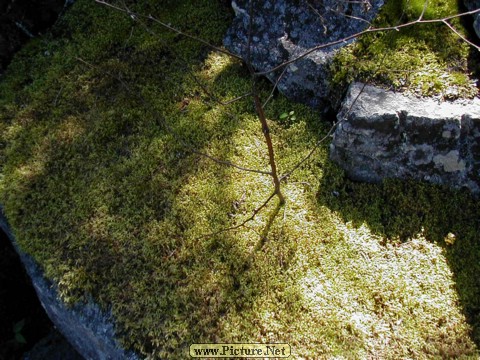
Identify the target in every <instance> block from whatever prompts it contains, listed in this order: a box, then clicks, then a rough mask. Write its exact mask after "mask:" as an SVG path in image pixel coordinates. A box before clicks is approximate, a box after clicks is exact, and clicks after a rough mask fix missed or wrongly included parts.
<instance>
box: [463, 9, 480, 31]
mask: <svg viewBox="0 0 480 360" xmlns="http://www.w3.org/2000/svg"><path fill="white" fill-rule="evenodd" d="M463 3H464V4H465V6H466V8H467V9H468V11H473V10H477V9H480V0H463ZM473 18H474V21H473V28H474V29H475V32H476V33H477V36H478V37H479V38H480V13H476V14H475V15H473Z"/></svg>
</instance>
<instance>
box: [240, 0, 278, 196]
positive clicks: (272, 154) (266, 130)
mask: <svg viewBox="0 0 480 360" xmlns="http://www.w3.org/2000/svg"><path fill="white" fill-rule="evenodd" d="M253 2H254V0H250V9H249V10H250V19H249V28H248V43H247V67H248V70H249V71H250V74H251V77H252V94H253V100H254V103H255V110H256V112H257V115H258V118H259V120H260V123H261V124H262V132H263V136H264V137H265V142H266V144H267V148H268V161H269V163H270V169H271V172H270V176H271V177H272V180H273V184H274V186H275V192H274V193H275V194H276V195H277V196H278V199H279V201H280V205H283V204H284V203H285V197H284V196H283V194H282V191H281V189H280V179H279V178H278V172H277V163H276V161H275V151H274V150H273V143H272V137H271V136H270V128H269V126H268V122H267V117H266V116H265V111H264V110H263V106H262V103H261V101H260V97H259V96H258V90H257V87H256V79H255V70H254V69H253V66H252V61H251V60H252V59H251V57H252V52H251V51H252V50H251V48H252V35H253Z"/></svg>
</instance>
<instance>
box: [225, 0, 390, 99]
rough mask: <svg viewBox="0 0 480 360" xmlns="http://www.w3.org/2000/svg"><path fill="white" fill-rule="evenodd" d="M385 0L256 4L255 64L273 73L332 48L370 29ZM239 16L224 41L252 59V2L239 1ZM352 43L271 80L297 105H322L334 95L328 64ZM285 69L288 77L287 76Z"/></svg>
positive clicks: (281, 0) (267, 0) (236, 5)
mask: <svg viewBox="0 0 480 360" xmlns="http://www.w3.org/2000/svg"><path fill="white" fill-rule="evenodd" d="M383 3H384V1H383V0H359V1H342V2H339V1H337V0H300V1H298V0H296V1H295V0H264V1H258V2H256V3H255V5H254V9H253V19H252V34H251V52H250V54H251V63H252V65H253V66H254V67H255V69H256V70H257V71H261V72H265V71H269V70H271V69H273V68H275V67H276V66H278V65H280V64H282V63H283V62H285V61H288V60H292V59H294V58H296V57H297V56H299V55H301V54H303V53H304V52H305V51H307V50H308V49H311V48H313V47H315V46H318V45H320V44H328V43H331V42H335V41H338V40H341V39H343V38H345V37H348V36H350V35H353V34H355V33H358V32H360V31H362V30H365V29H366V28H367V27H368V25H369V23H368V22H369V21H371V20H373V18H374V17H375V16H376V15H377V13H378V11H379V9H380V8H381V7H382V5H383ZM232 7H233V9H234V11H235V14H236V17H235V19H234V21H233V23H232V26H231V27H230V29H229V30H228V32H227V35H226V37H225V39H224V45H225V47H226V48H227V49H228V50H230V51H231V52H233V53H235V54H237V55H239V56H241V57H243V58H244V59H246V58H247V56H248V55H247V54H248V50H247V47H248V43H249V28H250V10H249V1H248V0H233V1H232ZM347 44H348V42H341V43H339V44H336V45H332V46H328V47H325V48H322V49H318V50H316V51H314V52H312V53H311V54H309V55H307V56H306V57H304V58H302V59H301V60H299V61H296V62H295V63H292V64H290V65H289V66H287V67H285V68H282V69H280V70H278V71H275V72H271V73H269V74H268V75H267V77H268V78H269V79H270V80H271V81H272V82H273V83H275V82H276V81H277V79H278V77H279V76H280V75H283V76H282V77H281V80H280V81H279V83H278V89H279V90H280V91H281V92H282V93H284V94H285V95H286V96H287V97H289V98H290V99H292V100H294V101H298V102H301V103H304V104H307V105H309V106H312V107H319V106H320V105H323V104H324V103H326V102H328V101H326V100H327V99H328V97H329V92H330V91H329V84H328V80H327V79H328V77H329V74H328V65H329V64H330V62H331V60H332V58H333V56H334V55H335V53H336V52H337V51H338V50H339V49H340V48H341V47H343V46H345V45H347ZM284 70H285V73H283V74H282V72H283V71H284Z"/></svg>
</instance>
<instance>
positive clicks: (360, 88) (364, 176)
mask: <svg viewBox="0 0 480 360" xmlns="http://www.w3.org/2000/svg"><path fill="white" fill-rule="evenodd" d="M367 88H368V89H371V90H373V92H374V93H376V94H375V95H376V96H375V98H376V99H379V98H381V99H382V100H380V101H385V99H387V98H396V99H397V100H399V101H400V102H401V103H403V104H402V105H404V106H405V109H403V110H401V111H399V109H398V108H391V107H390V109H389V110H390V111H391V112H392V111H393V112H394V113H396V115H400V113H402V114H403V116H407V117H411V116H413V117H422V116H426V117H429V116H431V119H430V120H434V118H435V116H437V115H439V114H438V113H437V112H436V111H433V112H429V111H428V110H427V109H421V108H420V110H418V108H417V109H416V110H417V111H419V112H417V113H415V112H411V113H408V108H410V106H411V105H412V103H418V104H420V102H423V103H424V104H425V105H429V106H426V108H428V107H430V108H431V107H432V106H434V105H435V106H436V107H438V108H442V107H443V110H447V109H448V110H453V113H449V114H448V115H450V116H452V117H458V119H457V120H458V123H459V124H458V125H459V127H460V129H459V130H460V131H459V134H458V137H459V138H460V136H462V137H463V138H462V139H461V142H460V141H459V142H458V144H457V145H459V149H456V148H452V149H447V150H450V152H449V153H446V150H443V152H444V153H446V155H440V156H438V155H437V157H442V159H443V160H448V159H447V158H448V156H449V154H452V153H454V152H455V153H457V155H458V153H459V150H460V147H462V145H463V147H465V144H463V143H464V142H466V141H468V140H469V139H467V138H470V137H471V134H465V131H472V129H470V130H468V129H469V128H471V127H472V126H473V125H472V124H473V123H472V119H471V115H472V114H467V113H466V112H460V111H458V110H459V109H458V106H460V105H467V104H468V105H470V106H473V107H471V108H474V109H475V110H476V111H474V113H475V114H473V115H477V116H478V115H479V114H480V98H479V97H475V98H474V99H470V100H465V99H461V100H456V101H453V102H449V101H441V100H440V99H435V98H425V99H419V98H416V97H414V96H412V95H409V94H405V93H401V92H400V93H398V92H394V91H391V90H385V89H383V88H380V87H377V86H374V85H371V84H364V83H360V82H353V83H352V84H350V86H349V88H348V91H347V94H346V95H345V97H344V99H343V101H342V106H341V109H340V111H339V112H338V114H337V120H338V123H337V125H338V126H337V128H336V130H335V131H334V134H333V140H332V143H331V144H330V149H329V158H330V159H331V160H332V161H334V162H335V163H336V164H338V165H339V166H340V167H341V168H343V169H344V170H345V172H346V174H347V176H348V177H349V178H351V179H352V180H354V181H359V182H367V183H379V182H381V181H382V180H384V179H388V178H397V179H401V180H407V179H414V180H419V181H427V182H430V183H433V184H441V185H446V186H448V187H450V188H453V189H461V188H467V189H468V190H470V192H471V194H472V195H473V196H475V197H478V196H479V195H480V183H479V182H478V181H475V180H474V179H473V178H471V175H472V174H473V173H479V170H478V169H479V162H478V161H474V164H470V165H469V166H468V169H464V170H466V171H467V172H468V173H465V174H463V176H461V177H458V176H457V177H452V178H450V177H449V176H448V172H449V171H448V170H447V169H444V171H443V172H441V173H440V174H434V175H432V176H430V175H428V174H425V173H424V172H422V171H420V168H418V169H417V171H415V172H412V167H411V166H410V168H407V167H405V166H403V165H402V164H401V160H402V159H401V156H394V157H392V159H391V160H393V161H392V164H394V163H395V162H397V166H398V167H399V168H400V170H402V171H400V172H399V173H398V174H396V175H394V174H392V173H391V172H390V171H388V169H387V168H388V166H387V165H388V161H387V162H385V163H382V164H381V165H380V166H379V167H375V166H372V164H371V161H370V157H369V156H368V155H365V154H363V153H362V152H361V150H360V152H359V153H357V154H356V155H353V156H347V155H346V153H350V154H352V153H353V151H352V149H353V147H352V148H351V149H348V148H344V147H341V146H338V145H339V144H337V141H336V138H337V137H340V138H341V137H342V135H341V133H342V132H343V131H344V127H345V126H348V125H349V122H350V121H351V120H352V119H351V118H352V116H353V118H357V114H356V113H357V111H359V112H362V111H364V112H365V114H366V115H365V114H364V116H360V117H359V118H360V119H363V120H364V121H366V122H367V123H370V124H372V125H373V124H375V123H378V119H379V118H381V117H382V116H385V115H388V114H386V113H385V114H384V113H381V112H380V113H379V112H376V111H371V110H372V109H371V108H369V109H367V107H370V103H365V99H363V98H362V93H363V92H364V90H366V89H367ZM367 97H368V95H367ZM370 97H372V96H370ZM367 100H368V99H367ZM373 102H374V101H373ZM418 104H417V105H418ZM387 105H390V104H387ZM452 106H453V107H457V108H456V109H452ZM475 106H476V108H475ZM372 107H373V104H372ZM385 108H389V106H386V107H385ZM385 108H384V109H385ZM449 108H450V109H449ZM440 113H441V114H442V115H445V113H443V111H440ZM368 117H370V120H368ZM447 117H448V116H447ZM449 120H451V119H449ZM410 121H411V120H410ZM477 122H478V121H477ZM444 123H445V125H448V124H447V121H445V122H444ZM464 127H465V128H467V130H464V129H463V128H464ZM357 130H358V129H357ZM363 130H367V131H370V130H372V131H373V127H372V129H368V128H365V129H363ZM352 133H353V134H354V137H362V134H360V133H357V132H352ZM363 135H365V134H363ZM372 135H373V133H372ZM477 135H478V131H477ZM374 146H376V145H374ZM468 147H469V148H470V147H472V146H468ZM379 149H380V148H379ZM342 152H343V154H342ZM470 155H473V154H470ZM457 157H458V156H457ZM359 159H360V160H359ZM442 159H438V160H442ZM455 160H460V161H462V162H464V159H462V158H460V157H459V159H456V158H455ZM433 161H434V162H436V161H435V158H434V159H433ZM440 162H441V161H440ZM470 162H471V161H470ZM390 167H391V166H390ZM444 167H445V166H444ZM474 168H475V169H474ZM385 169H387V170H385ZM403 170H405V171H403ZM456 170H457V169H454V170H452V171H456ZM479 174H480V173H479ZM452 180H455V181H452ZM458 180H460V182H457V181H458Z"/></svg>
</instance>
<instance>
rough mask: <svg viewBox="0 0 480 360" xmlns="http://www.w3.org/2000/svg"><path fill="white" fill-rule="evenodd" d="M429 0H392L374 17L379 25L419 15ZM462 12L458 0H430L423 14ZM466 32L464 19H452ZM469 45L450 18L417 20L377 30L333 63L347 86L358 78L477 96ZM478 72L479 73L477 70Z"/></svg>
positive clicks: (336, 80) (338, 81) (422, 91)
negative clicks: (439, 21) (402, 26)
mask: <svg viewBox="0 0 480 360" xmlns="http://www.w3.org/2000/svg"><path fill="white" fill-rule="evenodd" d="M424 4H425V0H402V1H388V2H386V4H385V6H384V7H383V8H382V10H381V12H380V15H379V16H378V18H377V19H376V20H375V21H374V23H373V26H374V27H376V28H382V27H391V26H397V25H400V24H404V23H407V22H410V21H414V20H417V19H418V18H419V17H420V15H421V14H422V12H423V11H424ZM459 12H460V10H459V5H458V1H457V0H430V1H428V6H427V7H426V8H425V11H424V14H423V19H426V20H432V19H441V18H443V17H447V16H450V15H455V14H458V13H459ZM450 23H451V24H452V26H454V27H455V28H456V30H457V31H458V32H459V33H460V34H461V35H462V36H465V37H466V36H468V35H467V33H466V30H465V29H464V27H463V25H462V23H461V21H460V19H453V20H451V21H450ZM471 51H475V50H474V49H473V48H470V47H469V45H468V44H467V43H466V42H465V41H463V40H461V39H460V37H459V36H458V35H456V34H455V33H454V32H453V31H452V30H450V29H449V28H448V27H447V26H446V25H445V24H441V23H436V24H419V25H418V24H417V25H414V26H411V27H407V28H402V29H400V30H399V31H395V30H391V31H385V32H379V33H371V34H367V35H364V36H361V37H360V38H359V39H358V41H357V42H356V43H354V44H352V45H350V46H347V47H346V48H344V49H342V51H340V53H339V54H338V55H337V56H336V58H335V60H334V62H333V65H332V69H333V76H332V83H333V84H334V85H335V86H338V87H339V89H342V88H343V87H344V86H345V84H348V83H350V82H351V81H352V80H361V81H368V82H371V83H375V84H377V85H380V86H386V87H388V88H392V89H394V90H400V91H408V92H411V93H415V94H417V95H422V96H432V95H436V96H442V97H444V98H446V99H456V98H471V97H474V96H476V95H477V94H478V87H477V85H476V83H475V80H474V79H473V78H472V71H475V69H471V68H469V64H468V58H469V56H470V55H469V54H470V52H471ZM476 76H478V74H477V75H476Z"/></svg>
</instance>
